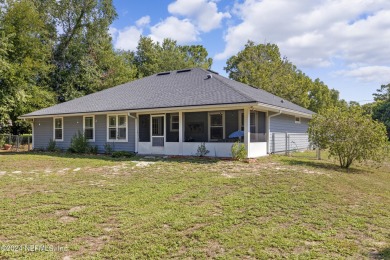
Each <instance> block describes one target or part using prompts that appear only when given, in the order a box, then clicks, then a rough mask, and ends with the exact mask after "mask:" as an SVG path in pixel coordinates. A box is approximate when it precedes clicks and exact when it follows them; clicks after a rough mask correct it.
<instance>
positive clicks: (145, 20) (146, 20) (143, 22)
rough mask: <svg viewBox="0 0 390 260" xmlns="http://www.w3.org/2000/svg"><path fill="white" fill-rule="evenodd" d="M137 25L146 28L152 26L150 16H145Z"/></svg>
mask: <svg viewBox="0 0 390 260" xmlns="http://www.w3.org/2000/svg"><path fill="white" fill-rule="evenodd" d="M135 24H136V25H137V27H144V26H147V25H149V24H150V16H149V15H146V16H143V17H141V18H140V19H138V20H137V21H136V22H135Z"/></svg>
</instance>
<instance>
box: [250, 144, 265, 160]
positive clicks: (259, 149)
mask: <svg viewBox="0 0 390 260" xmlns="http://www.w3.org/2000/svg"><path fill="white" fill-rule="evenodd" d="M266 155H267V142H256V143H249V152H248V157H249V158H257V157H261V156H266Z"/></svg>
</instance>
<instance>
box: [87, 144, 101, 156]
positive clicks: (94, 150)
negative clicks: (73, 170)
mask: <svg viewBox="0 0 390 260" xmlns="http://www.w3.org/2000/svg"><path fill="white" fill-rule="evenodd" d="M87 150H88V151H87V153H91V154H98V152H99V148H98V146H97V145H95V146H89V147H88V149H87Z"/></svg>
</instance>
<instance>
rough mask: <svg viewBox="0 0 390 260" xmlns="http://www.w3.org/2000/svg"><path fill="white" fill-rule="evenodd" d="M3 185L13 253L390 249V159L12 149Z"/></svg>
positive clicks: (194, 254)
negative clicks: (122, 155)
mask: <svg viewBox="0 0 390 260" xmlns="http://www.w3.org/2000/svg"><path fill="white" fill-rule="evenodd" d="M308 155H310V156H309V157H308ZM323 157H325V156H323ZM0 195H1V200H0V258H5V259H7V258H19V257H20V258H22V257H25V258H32V259H79V258H88V259H91V258H97V259H100V258H103V259H112V258H117V259H132V258H261V259H266V258H299V259H311V258H332V259H337V258H339V259H342V258H352V259H357V258H359V259H361V258H373V259H382V258H383V259H388V258H390V228H389V227H390V165H389V163H386V164H385V165H384V166H382V167H380V168H375V167H367V166H365V165H363V166H356V167H355V168H353V169H351V170H350V171H349V172H345V171H343V170H340V169H339V168H337V167H336V166H334V164H333V162H331V161H329V160H326V159H324V160H321V161H317V160H315V159H314V157H313V156H312V154H308V153H303V154H296V155H294V156H292V157H284V156H269V157H265V158H261V159H258V160H257V161H256V162H253V163H244V162H235V161H226V160H215V159H198V158H169V159H164V158H155V159H154V158H142V157H135V158H134V159H126V160H125V159H115V160H114V159H111V158H109V157H105V156H70V155H66V154H45V153H25V154H4V153H3V154H0Z"/></svg>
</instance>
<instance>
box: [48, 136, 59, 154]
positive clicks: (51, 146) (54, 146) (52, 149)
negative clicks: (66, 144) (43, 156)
mask: <svg viewBox="0 0 390 260" xmlns="http://www.w3.org/2000/svg"><path fill="white" fill-rule="evenodd" d="M46 150H47V151H48V152H57V151H58V150H59V148H58V147H57V143H56V141H54V140H53V139H50V140H49V144H48V145H47V148H46Z"/></svg>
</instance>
